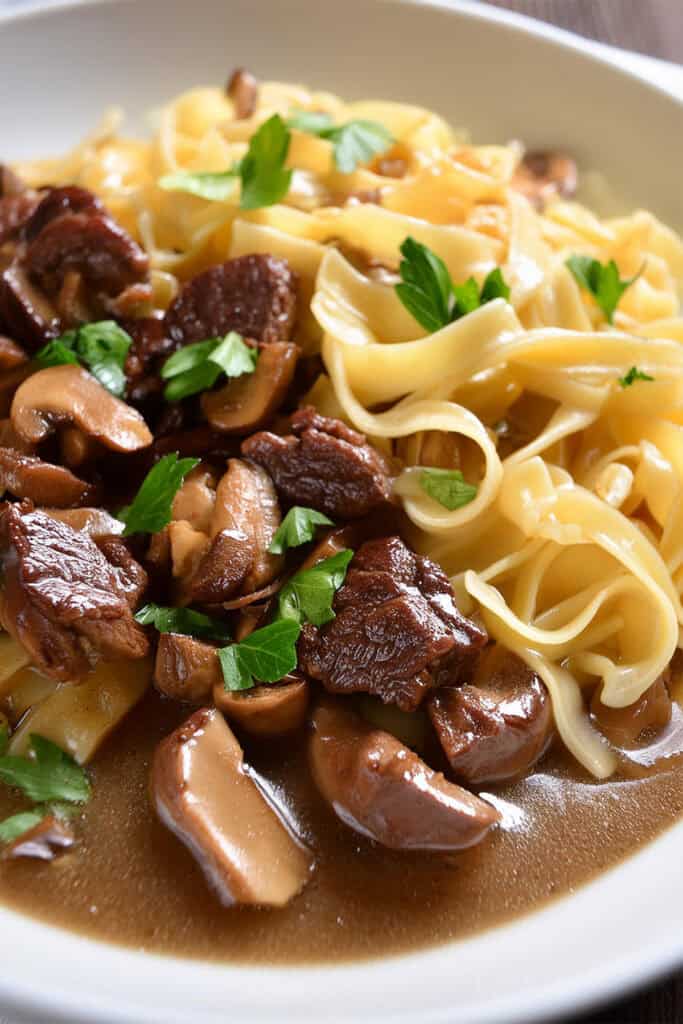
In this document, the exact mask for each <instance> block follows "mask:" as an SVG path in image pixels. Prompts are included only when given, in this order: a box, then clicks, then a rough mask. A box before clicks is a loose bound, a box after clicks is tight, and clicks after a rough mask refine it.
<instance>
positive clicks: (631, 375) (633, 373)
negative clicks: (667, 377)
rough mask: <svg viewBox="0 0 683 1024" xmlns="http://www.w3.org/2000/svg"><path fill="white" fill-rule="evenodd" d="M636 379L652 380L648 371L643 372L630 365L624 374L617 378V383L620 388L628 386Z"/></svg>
mask: <svg viewBox="0 0 683 1024" xmlns="http://www.w3.org/2000/svg"><path fill="white" fill-rule="evenodd" d="M637 380H650V381H652V380H654V377H651V376H650V375H649V373H643V371H642V370H639V369H638V367H637V366H632V367H631V369H630V370H629V371H628V373H627V374H625V376H623V377H620V378H619V383H620V384H621V386H622V388H630V387H631V385H632V384H635V382H636V381H637Z"/></svg>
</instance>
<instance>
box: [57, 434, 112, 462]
mask: <svg viewBox="0 0 683 1024" xmlns="http://www.w3.org/2000/svg"><path fill="white" fill-rule="evenodd" d="M59 448H60V452H61V456H62V461H63V462H65V463H66V465H67V466H69V467H70V468H71V469H78V468H79V467H80V466H84V465H86V464H88V463H93V462H94V461H95V459H96V458H97V457H98V455H99V454H100V452H101V449H102V446H101V445H100V444H99V443H98V442H97V441H95V440H94V439H93V438H92V437H88V435H87V434H84V433H83V431H82V430H79V429H78V428H77V427H65V428H64V429H63V430H62V431H61V433H60V435H59Z"/></svg>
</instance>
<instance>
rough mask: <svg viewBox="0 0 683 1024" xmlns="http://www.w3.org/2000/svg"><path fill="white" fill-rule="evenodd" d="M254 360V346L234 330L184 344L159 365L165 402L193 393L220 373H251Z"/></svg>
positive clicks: (216, 377)
mask: <svg viewBox="0 0 683 1024" xmlns="http://www.w3.org/2000/svg"><path fill="white" fill-rule="evenodd" d="M257 361H258V349H255V348H251V347H250V346H249V345H246V344H245V343H244V341H243V340H242V336H241V335H240V334H238V333H237V332H236V331H230V333H229V334H226V336H225V337H224V338H209V339H208V340H207V341H197V342H195V343H194V344H193V345H186V346H185V348H181V349H180V351H178V352H175V353H174V354H173V355H172V356H170V357H169V358H168V359H167V360H166V362H165V363H164V365H163V366H162V368H161V377H162V379H163V380H168V381H169V383H168V384H167V385H166V387H165V389H164V398H165V399H166V401H167V402H178V401H180V399H181V398H187V397H188V396H189V395H196V394H198V393H199V392H200V391H206V390H207V389H208V388H211V387H213V385H214V384H215V383H216V381H217V380H218V378H219V377H220V376H221V374H222V373H224V374H225V375H226V376H227V377H241V376H242V374H244V373H253V372H254V369H255V368H256V363H257Z"/></svg>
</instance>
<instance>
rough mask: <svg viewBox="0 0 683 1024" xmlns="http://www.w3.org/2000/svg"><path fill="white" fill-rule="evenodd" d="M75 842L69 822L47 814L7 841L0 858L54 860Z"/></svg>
mask: <svg viewBox="0 0 683 1024" xmlns="http://www.w3.org/2000/svg"><path fill="white" fill-rule="evenodd" d="M75 842H76V840H75V838H74V834H73V832H72V831H71V828H70V827H69V824H68V823H67V822H65V821H62V820H61V819H60V818H58V817H57V816H56V815H54V814H47V815H46V816H45V817H44V818H43V820H42V821H39V822H38V824H37V825H34V826H33V828H30V829H29V830H28V831H27V832H24V833H23V834H22V835H20V836H18V837H17V838H16V839H15V840H14V841H13V842H11V843H9V844H8V845H7V846H6V847H5V848H4V849H3V851H2V854H0V857H1V859H2V860H19V859H20V858H23V857H28V858H31V859H33V860H48V861H49V860H55V858H56V857H60V856H61V855H62V854H63V853H66V851H67V850H69V849H70V848H71V847H72V846H73V845H74V843H75Z"/></svg>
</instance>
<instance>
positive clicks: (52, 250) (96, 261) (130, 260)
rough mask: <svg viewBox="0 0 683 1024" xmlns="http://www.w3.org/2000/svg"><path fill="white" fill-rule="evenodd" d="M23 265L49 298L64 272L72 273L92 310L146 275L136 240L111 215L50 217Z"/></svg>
mask: <svg viewBox="0 0 683 1024" xmlns="http://www.w3.org/2000/svg"><path fill="white" fill-rule="evenodd" d="M26 265H27V267H28V268H29V272H30V274H31V276H32V278H33V279H34V280H35V281H36V282H37V283H38V284H39V285H40V287H41V288H42V289H43V290H44V291H45V292H46V294H47V295H50V296H53V297H54V296H57V295H58V294H59V291H60V289H61V288H62V285H63V284H64V280H65V278H66V275H67V274H68V272H69V271H75V272H77V273H78V274H80V275H81V277H82V279H83V281H84V284H85V287H86V289H87V290H88V298H89V300H90V302H91V303H92V304H93V308H94V309H96V308H97V306H98V298H99V297H100V296H103V295H104V296H110V297H112V298H113V297H114V296H116V295H119V294H120V293H121V292H123V291H124V289H126V288H128V287H129V286H130V285H132V284H135V283H137V282H139V281H144V280H147V277H148V273H149V260H148V258H147V254H146V253H145V252H143V250H142V249H141V248H140V246H139V245H138V244H137V242H134V241H133V239H132V238H131V237H130V235H129V234H128V233H127V232H126V231H124V230H123V228H121V227H119V225H118V224H116V223H115V222H114V221H113V220H112V219H111V217H108V216H107V215H106V214H102V213H92V212H88V213H86V212H81V213H71V212H69V213H64V214H62V216H60V217H56V218H55V219H54V220H51V221H49V222H48V223H47V224H46V225H45V227H44V228H43V230H42V231H41V232H40V233H39V234H38V235H37V236H36V238H35V239H34V240H33V241H32V242H31V243H30V244H29V246H28V249H27V251H26ZM93 293H94V294H93ZM93 300H94V302H93ZM101 308H103V307H102V306H101V304H100V309H101Z"/></svg>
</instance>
